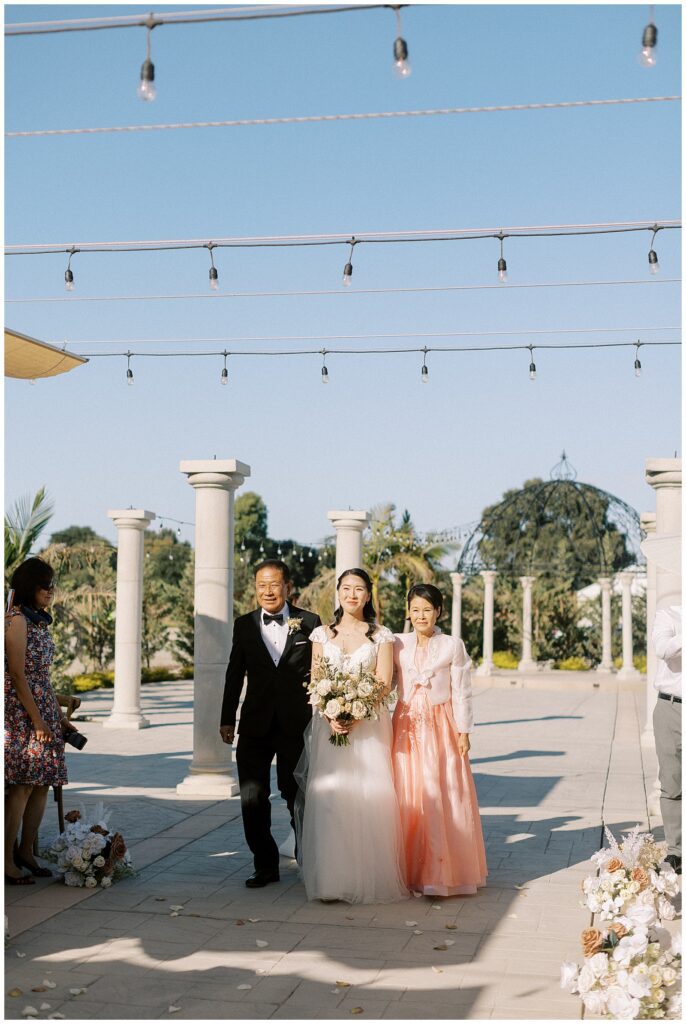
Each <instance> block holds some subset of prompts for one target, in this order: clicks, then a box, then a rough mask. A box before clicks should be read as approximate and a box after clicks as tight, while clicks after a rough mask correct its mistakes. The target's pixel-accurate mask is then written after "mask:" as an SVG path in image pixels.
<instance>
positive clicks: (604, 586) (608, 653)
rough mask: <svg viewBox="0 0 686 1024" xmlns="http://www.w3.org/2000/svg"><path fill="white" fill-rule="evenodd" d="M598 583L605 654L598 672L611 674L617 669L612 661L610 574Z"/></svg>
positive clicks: (601, 578) (602, 577)
mask: <svg viewBox="0 0 686 1024" xmlns="http://www.w3.org/2000/svg"><path fill="white" fill-rule="evenodd" d="M598 583H599V584H600V604H601V608H600V615H601V622H602V638H603V656H602V659H601V661H600V664H599V665H598V667H597V669H596V672H601V673H603V674H604V675H609V674H610V673H612V672H614V670H615V666H614V662H613V661H612V580H611V579H610V577H609V576H601V577H600V579H599V580H598Z"/></svg>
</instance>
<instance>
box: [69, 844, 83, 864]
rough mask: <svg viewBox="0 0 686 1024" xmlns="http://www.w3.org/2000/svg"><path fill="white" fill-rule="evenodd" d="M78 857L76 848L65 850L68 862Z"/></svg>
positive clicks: (79, 854) (78, 851)
mask: <svg viewBox="0 0 686 1024" xmlns="http://www.w3.org/2000/svg"><path fill="white" fill-rule="evenodd" d="M80 856H81V851H80V850H79V848H78V846H70V847H68V848H67V858H68V860H71V861H73V860H74V859H75V858H76V857H80Z"/></svg>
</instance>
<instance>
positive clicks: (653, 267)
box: [648, 224, 660, 274]
mask: <svg viewBox="0 0 686 1024" xmlns="http://www.w3.org/2000/svg"><path fill="white" fill-rule="evenodd" d="M659 230H660V227H659V225H657V224H656V225H655V227H654V228H653V237H652V238H651V240H650V252H649V253H648V268H649V270H650V273H651V274H658V273H659V271H660V264H659V262H658V259H657V253H656V252H655V250H654V249H653V245H654V244H655V235H656V234H657V233H658V231H659Z"/></svg>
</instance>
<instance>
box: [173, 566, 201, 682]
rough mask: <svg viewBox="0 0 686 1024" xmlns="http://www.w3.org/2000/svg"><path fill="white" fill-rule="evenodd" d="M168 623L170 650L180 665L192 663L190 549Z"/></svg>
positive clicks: (193, 637) (193, 614)
mask: <svg viewBox="0 0 686 1024" xmlns="http://www.w3.org/2000/svg"><path fill="white" fill-rule="evenodd" d="M169 625H170V632H169V641H170V646H171V649H172V651H173V652H174V654H175V656H176V657H177V658H178V660H179V661H180V662H181V664H182V665H192V664H193V652H194V646H195V557H194V554H193V552H192V551H191V557H190V558H189V560H188V561H187V562H186V565H185V566H184V570H183V576H182V577H181V580H180V582H179V587H178V590H177V592H176V598H175V601H174V605H173V608H172V610H171V612H170V614H169Z"/></svg>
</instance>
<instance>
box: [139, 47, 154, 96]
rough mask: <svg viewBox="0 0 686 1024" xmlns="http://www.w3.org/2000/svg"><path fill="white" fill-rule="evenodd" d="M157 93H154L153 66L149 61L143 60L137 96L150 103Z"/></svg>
mask: <svg viewBox="0 0 686 1024" xmlns="http://www.w3.org/2000/svg"><path fill="white" fill-rule="evenodd" d="M156 95H157V93H156V92H155V65H154V64H153V62H152V61H151V60H149V59H147V58H146V59H145V60H144V61H143V64H142V65H141V80H140V84H139V86H138V96H139V98H140V99H142V100H146V101H147V102H148V103H151V102H152V101H153V100H154V99H155V96H156Z"/></svg>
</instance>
